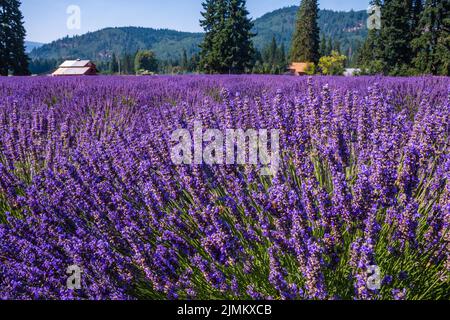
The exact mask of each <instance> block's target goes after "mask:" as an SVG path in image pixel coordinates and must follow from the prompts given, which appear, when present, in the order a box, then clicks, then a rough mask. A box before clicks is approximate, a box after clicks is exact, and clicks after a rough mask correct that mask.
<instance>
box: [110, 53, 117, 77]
mask: <svg viewBox="0 0 450 320" xmlns="http://www.w3.org/2000/svg"><path fill="white" fill-rule="evenodd" d="M109 72H110V73H113V74H114V73H118V72H119V63H118V62H117V56H116V54H115V53H114V52H113V54H112V57H111V61H110V63H109Z"/></svg>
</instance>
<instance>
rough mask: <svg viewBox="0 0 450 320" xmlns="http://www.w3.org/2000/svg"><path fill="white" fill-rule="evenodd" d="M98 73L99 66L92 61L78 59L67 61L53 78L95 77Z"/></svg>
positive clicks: (53, 74) (54, 73)
mask: <svg viewBox="0 0 450 320" xmlns="http://www.w3.org/2000/svg"><path fill="white" fill-rule="evenodd" d="M97 72H98V70H97V66H96V65H95V64H94V63H92V62H91V61H90V60H80V59H78V60H67V61H65V62H64V63H63V64H61V65H60V66H59V68H58V70H56V71H55V72H53V73H52V76H55V77H57V76H93V75H96V74H97Z"/></svg>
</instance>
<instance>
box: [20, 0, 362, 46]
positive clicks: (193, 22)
mask: <svg viewBox="0 0 450 320" xmlns="http://www.w3.org/2000/svg"><path fill="white" fill-rule="evenodd" d="M201 3H202V0H22V12H23V15H24V16H25V28H26V29H27V33H28V34H27V40H28V41H37V42H50V41H53V40H56V39H59V38H61V37H64V36H66V35H69V36H72V35H75V34H83V33H86V32H88V31H96V30H99V29H102V28H105V27H120V26H142V27H152V28H169V29H174V30H180V31H192V32H197V31H202V30H201V28H200V26H199V23H198V21H199V19H200V11H201V9H202V6H201ZM299 3H300V0H248V1H247V7H248V9H249V11H250V14H251V16H252V17H254V18H258V17H260V16H262V15H263V14H265V13H267V12H270V11H273V10H275V9H279V8H282V7H286V6H291V5H298V4H299ZM368 3H369V0H345V1H344V0H319V4H320V7H321V8H324V9H333V10H340V11H348V10H350V9H355V10H363V9H366V8H367V7H368ZM70 5H77V6H78V7H79V8H80V9H81V28H80V29H77V30H71V29H69V28H68V27H67V20H68V18H69V14H67V13H66V11H67V8H68V7H69V6H70Z"/></svg>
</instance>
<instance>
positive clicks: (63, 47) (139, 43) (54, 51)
mask: <svg viewBox="0 0 450 320" xmlns="http://www.w3.org/2000/svg"><path fill="white" fill-rule="evenodd" d="M297 10H298V7H296V6H292V7H287V8H283V9H279V10H276V11H273V12H271V13H268V14H266V15H264V16H262V17H261V18H258V19H256V20H255V28H254V31H255V33H257V36H256V37H255V38H254V41H255V45H256V47H257V48H258V49H262V48H263V47H264V46H266V45H268V44H269V43H270V41H271V40H272V37H273V36H275V38H276V39H277V40H278V42H284V43H285V45H286V47H287V48H288V47H289V46H290V42H291V37H292V33H293V31H294V27H295V20H296V14H297ZM366 19H367V14H366V12H365V11H352V12H334V11H330V10H321V11H320V18H319V26H320V29H321V31H322V33H323V34H324V35H325V36H326V37H328V38H330V37H331V38H332V39H333V43H334V42H335V41H339V42H340V45H341V49H342V52H344V53H347V52H348V48H349V47H352V48H353V49H354V50H355V49H356V47H357V45H358V44H357V42H358V41H362V40H363V39H364V38H365V36H366V35H367V29H366V26H365V21H366ZM202 39H203V34H202V33H189V32H179V31H173V30H165V29H158V30H157V29H151V28H140V27H121V28H106V29H102V30H99V31H96V32H90V33H87V34H84V35H81V36H75V37H70V38H69V37H66V38H63V39H60V40H57V41H54V42H52V43H50V44H46V45H44V46H42V47H40V48H37V49H35V50H33V51H32V52H31V54H30V56H31V58H32V59H37V58H40V59H56V60H63V59H74V58H81V59H92V60H95V61H105V60H108V59H109V58H110V57H111V55H112V53H113V52H114V53H116V54H117V55H122V54H125V53H134V52H135V51H137V50H139V49H151V50H153V51H154V52H155V53H156V55H157V57H158V58H159V59H163V60H169V59H179V58H180V57H181V55H182V52H183V50H184V49H185V50H186V51H187V53H188V55H191V54H193V53H195V52H198V50H199V47H198V46H199V44H200V43H201V41H202Z"/></svg>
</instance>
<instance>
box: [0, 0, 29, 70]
mask: <svg viewBox="0 0 450 320" xmlns="http://www.w3.org/2000/svg"><path fill="white" fill-rule="evenodd" d="M25 36H26V31H25V28H24V26H23V15H22V12H21V11H20V1H19V0H1V1H0V74H1V75H8V73H9V71H11V72H12V74H13V75H29V74H30V72H29V70H28V66H29V59H28V56H27V55H26V53H25Z"/></svg>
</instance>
